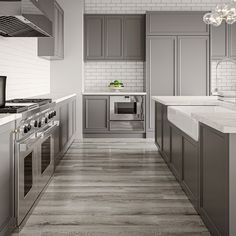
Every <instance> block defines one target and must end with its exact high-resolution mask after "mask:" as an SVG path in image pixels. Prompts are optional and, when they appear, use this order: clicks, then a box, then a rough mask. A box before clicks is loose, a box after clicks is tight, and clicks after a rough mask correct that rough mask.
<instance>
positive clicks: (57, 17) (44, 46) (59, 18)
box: [38, 0, 64, 60]
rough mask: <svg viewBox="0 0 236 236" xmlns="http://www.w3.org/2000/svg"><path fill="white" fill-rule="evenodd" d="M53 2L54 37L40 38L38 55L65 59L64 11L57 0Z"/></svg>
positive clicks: (52, 58)
mask: <svg viewBox="0 0 236 236" xmlns="http://www.w3.org/2000/svg"><path fill="white" fill-rule="evenodd" d="M50 1H52V0H50ZM53 3H54V14H53V16H54V19H53V37H52V38H38V56H39V57H42V58H45V59H49V60H62V59H64V11H63V9H62V8H61V7H60V5H59V4H58V3H57V2H56V1H54V0H53Z"/></svg>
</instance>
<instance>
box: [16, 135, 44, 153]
mask: <svg viewBox="0 0 236 236" xmlns="http://www.w3.org/2000/svg"><path fill="white" fill-rule="evenodd" d="M39 140H40V137H34V138H27V139H24V140H21V141H20V142H18V141H16V145H17V146H16V150H17V151H19V152H26V151H28V150H30V149H33V148H32V147H34V145H35V144H36V143H37V142H38V141H39Z"/></svg>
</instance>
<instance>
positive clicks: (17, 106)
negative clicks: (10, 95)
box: [0, 98, 52, 113]
mask: <svg viewBox="0 0 236 236" xmlns="http://www.w3.org/2000/svg"><path fill="white" fill-rule="evenodd" d="M51 102H52V99H48V98H46V99H35V98H23V99H21V98H18V99H12V100H9V101H7V102H6V104H5V106H4V107H2V108H0V113H22V112H25V111H28V110H32V109H34V108H37V107H41V106H43V105H46V104H49V103H51Z"/></svg>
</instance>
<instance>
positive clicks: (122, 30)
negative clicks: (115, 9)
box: [84, 14, 145, 60]
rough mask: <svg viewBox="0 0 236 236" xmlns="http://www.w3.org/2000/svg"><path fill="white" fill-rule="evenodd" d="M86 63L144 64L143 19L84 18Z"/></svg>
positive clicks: (89, 16)
mask: <svg viewBox="0 0 236 236" xmlns="http://www.w3.org/2000/svg"><path fill="white" fill-rule="evenodd" d="M84 44H85V56H84V58H85V60H144V58H145V17H144V15H117V14H115V15H98V14H97V15H96V14H95V15H85V38H84Z"/></svg>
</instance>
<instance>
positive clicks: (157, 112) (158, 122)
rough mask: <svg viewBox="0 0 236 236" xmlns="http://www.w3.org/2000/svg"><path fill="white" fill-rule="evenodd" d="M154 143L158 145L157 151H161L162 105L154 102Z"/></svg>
mask: <svg viewBox="0 0 236 236" xmlns="http://www.w3.org/2000/svg"><path fill="white" fill-rule="evenodd" d="M155 106H156V108H155V109H156V110H155V142H156V144H157V145H158V147H159V149H160V150H162V134H163V126H162V121H163V116H162V108H163V106H162V104H160V103H159V102H156V104H155Z"/></svg>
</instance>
